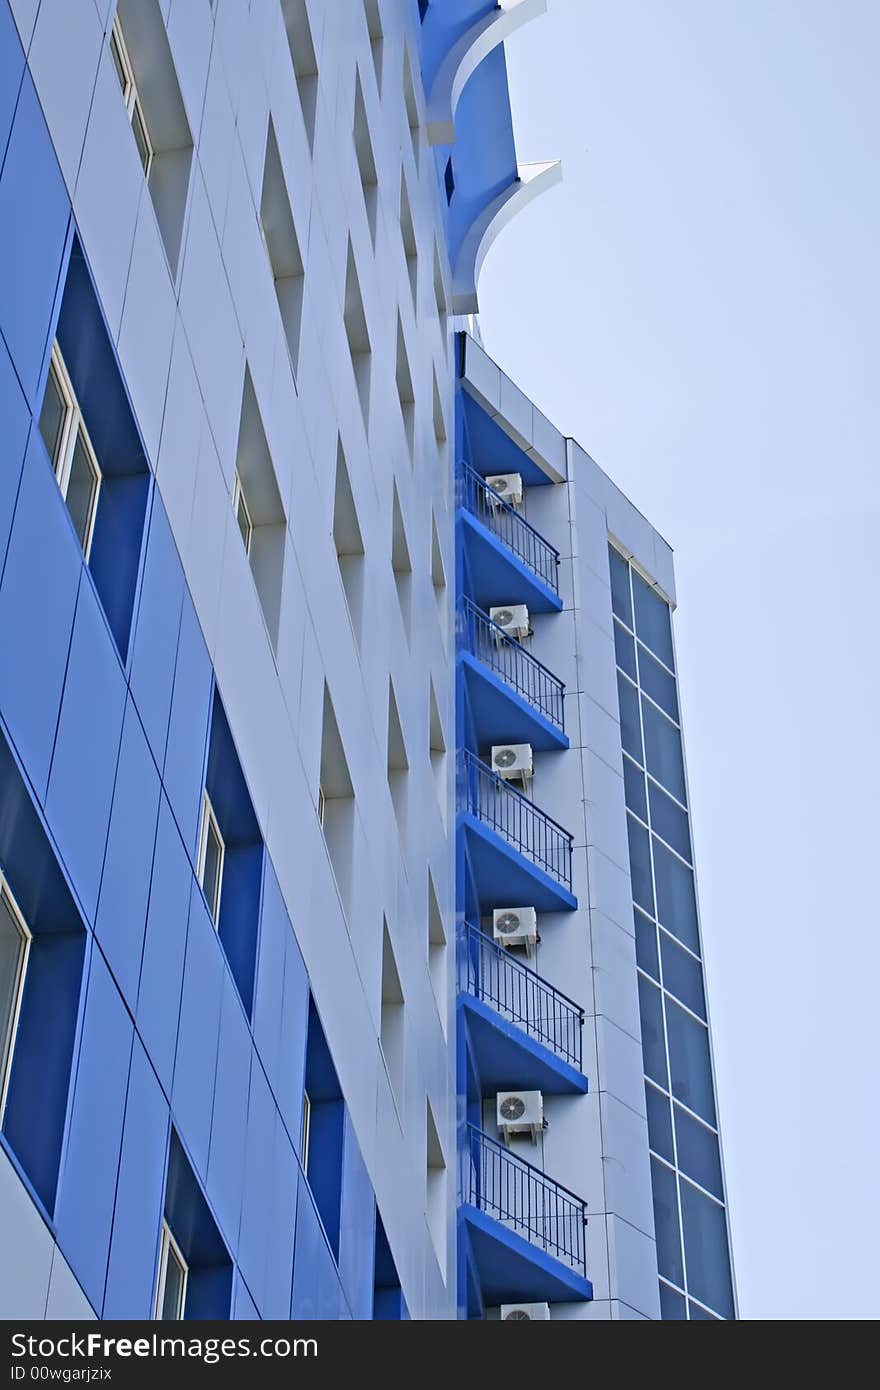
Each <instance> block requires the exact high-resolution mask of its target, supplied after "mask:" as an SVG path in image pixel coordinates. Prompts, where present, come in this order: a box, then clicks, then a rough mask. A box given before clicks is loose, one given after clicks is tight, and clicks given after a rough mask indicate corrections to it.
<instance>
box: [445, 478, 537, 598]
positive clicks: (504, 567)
mask: <svg viewBox="0 0 880 1390" xmlns="http://www.w3.org/2000/svg"><path fill="white" fill-rule="evenodd" d="M456 490H457V505H458V509H459V517H460V520H461V523H462V529H463V539H464V545H465V550H466V553H467V558H468V568H469V588H470V591H471V594H472V596H473V597H474V598H475V599H476V601H477V603H479V604H480V605H481V606H482V607H483V608H488V607H489V605H490V604H493V603H526V604H528V606H529V608H530V609H531V611H532V612H533V613H558V612H559V611H560V610H561V608H562V599H561V598H560V597H559V552H558V551H557V550H555V549H554V548H553V546H552V545H551V544H550V542H549V541H546V540H545V539H544V537H543V536H542V535H541V534H540V532H538V531H536V530H535V528H534V526H530V525H529V523H528V522H527V521H526V519H525V517H523V516H520V514H519V512H518V511H517V510H516V508H515V507H511V506H510V504H509V503H508V502H505V501H504V499H503V498H502V497H500V496H499V495H498V493H497V492H495V491H494V490H493V489H492V488H491V487H489V485H488V483H486V482H485V480H484V479H483V478H482V477H481V476H480V474H479V473H477V472H476V471H475V470H474V469H473V468H471V467H470V466H469V465H468V464H461V465H460V469H459V473H458V477H457V479H456Z"/></svg>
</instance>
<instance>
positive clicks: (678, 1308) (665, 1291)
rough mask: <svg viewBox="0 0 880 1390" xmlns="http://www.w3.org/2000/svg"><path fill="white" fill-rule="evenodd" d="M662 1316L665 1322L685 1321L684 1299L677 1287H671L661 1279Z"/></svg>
mask: <svg viewBox="0 0 880 1390" xmlns="http://www.w3.org/2000/svg"><path fill="white" fill-rule="evenodd" d="M660 1316H661V1318H662V1319H663V1321H664V1322H684V1321H685V1311H684V1299H683V1298H682V1296H681V1294H680V1293H676V1292H675V1289H671V1288H670V1287H669V1285H668V1284H664V1283H663V1282H662V1281H661V1284H660Z"/></svg>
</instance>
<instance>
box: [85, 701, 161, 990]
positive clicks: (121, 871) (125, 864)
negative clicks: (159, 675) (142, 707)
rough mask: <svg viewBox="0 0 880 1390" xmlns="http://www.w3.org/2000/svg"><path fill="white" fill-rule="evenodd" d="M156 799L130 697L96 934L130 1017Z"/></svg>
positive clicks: (147, 891)
mask: <svg viewBox="0 0 880 1390" xmlns="http://www.w3.org/2000/svg"><path fill="white" fill-rule="evenodd" d="M159 795H160V787H159V773H158V772H157V770H156V764H155V763H154V762H153V759H152V756H151V754H150V750H149V747H148V746H147V740H146V736H145V734H144V731H143V728H142V726H141V722H140V720H139V718H138V714H137V710H136V709H135V707H134V703H133V702H132V700H131V697H129V698H128V701H127V703H126V707H125V716H124V719H123V724H122V743H121V745H120V749H119V760H118V762H117V765H116V785H115V787H114V789H113V806H112V810H111V814H110V830H109V834H108V836H107V849H106V853H105V856H104V872H103V875H102V877H101V893H100V897H99V898H98V912H97V917H96V920H95V934H96V936H97V938H98V941H99V942H100V944H101V949H102V951H103V952H104V955H105V956H106V958H107V963H108V965H109V966H110V969H111V971H112V973H113V976H114V978H115V980H116V983H117V985H118V986H119V989H120V990H121V991H122V995H123V998H124V999H125V1002H126V1004H127V1006H128V1008H129V1009H130V1011H131V1012H132V1014H134V1013H135V1012H136V1010H137V998H138V981H139V979H140V973H141V956H142V954H143V949H144V932H145V929H146V923H147V907H148V905H149V900H150V883H151V881H152V874H153V855H154V853H155V849H156V827H157V824H158V819H159Z"/></svg>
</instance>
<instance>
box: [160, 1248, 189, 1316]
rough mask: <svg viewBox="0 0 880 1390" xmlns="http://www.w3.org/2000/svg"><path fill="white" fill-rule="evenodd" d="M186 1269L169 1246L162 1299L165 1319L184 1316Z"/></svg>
mask: <svg viewBox="0 0 880 1390" xmlns="http://www.w3.org/2000/svg"><path fill="white" fill-rule="evenodd" d="M185 1279H186V1271H185V1270H184V1267H183V1265H182V1264H181V1263H180V1260H179V1259H178V1258H177V1256H176V1254H175V1253H174V1250H173V1248H172V1246H171V1245H169V1246H168V1264H167V1267H166V1270H165V1293H164V1297H163V1299H162V1317H163V1319H164V1320H165V1321H172V1322H176V1321H177V1320H178V1319H179V1318H181V1317H182V1316H183V1290H184V1280H185Z"/></svg>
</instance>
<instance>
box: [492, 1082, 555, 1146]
mask: <svg viewBox="0 0 880 1390" xmlns="http://www.w3.org/2000/svg"><path fill="white" fill-rule="evenodd" d="M496 1103H497V1107H498V1128H499V1129H500V1130H501V1133H502V1135H503V1136H504V1140H505V1143H509V1142H510V1138H511V1135H513V1134H530V1135H531V1137H532V1142H533V1143H535V1144H537V1142H538V1135H539V1134H540V1133H541V1130H542V1129H543V1128H544V1097H543V1096H542V1095H541V1092H540V1091H499V1092H498V1096H497V1101H496Z"/></svg>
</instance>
